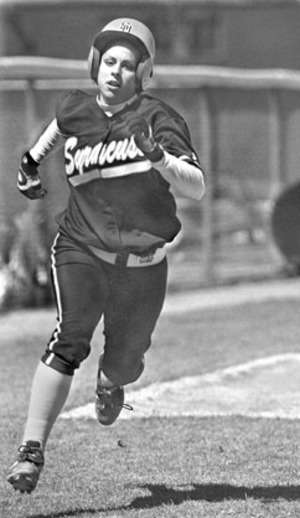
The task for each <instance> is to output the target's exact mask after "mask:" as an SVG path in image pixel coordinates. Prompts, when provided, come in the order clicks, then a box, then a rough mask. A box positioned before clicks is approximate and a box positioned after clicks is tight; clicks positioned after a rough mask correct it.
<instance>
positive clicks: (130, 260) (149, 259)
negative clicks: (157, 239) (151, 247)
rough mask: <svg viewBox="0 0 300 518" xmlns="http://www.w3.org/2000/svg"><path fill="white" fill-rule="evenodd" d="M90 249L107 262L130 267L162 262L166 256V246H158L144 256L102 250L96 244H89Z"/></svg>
mask: <svg viewBox="0 0 300 518" xmlns="http://www.w3.org/2000/svg"><path fill="white" fill-rule="evenodd" d="M89 249H90V250H91V252H92V253H93V254H94V255H95V256H96V257H98V258H99V259H102V261H105V262H106V263H110V264H116V265H119V266H128V267H129V268H132V267H133V268H134V267H138V268H140V267H143V266H152V265H154V264H158V263H160V262H161V261H162V260H163V259H164V257H166V249H165V248H157V249H156V250H155V252H152V253H149V254H148V255H143V256H140V255H135V254H130V253H127V252H124V251H123V252H119V253H118V252H107V251H106V250H101V248H96V247H94V246H89Z"/></svg>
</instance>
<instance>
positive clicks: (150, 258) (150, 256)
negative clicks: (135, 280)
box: [139, 252, 155, 264]
mask: <svg viewBox="0 0 300 518" xmlns="http://www.w3.org/2000/svg"><path fill="white" fill-rule="evenodd" d="M154 254H155V252H152V253H151V254H148V255H145V256H143V257H139V263H140V264H148V263H152V262H153V260H154Z"/></svg>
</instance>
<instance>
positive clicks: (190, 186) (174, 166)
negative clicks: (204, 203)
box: [153, 151, 205, 200]
mask: <svg viewBox="0 0 300 518" xmlns="http://www.w3.org/2000/svg"><path fill="white" fill-rule="evenodd" d="M153 167H155V169H157V171H159V172H160V174H161V175H162V176H163V178H164V179H165V180H167V182H169V184H170V185H171V186H172V187H174V189H176V190H177V191H178V192H179V193H180V194H182V195H183V196H186V197H187V198H192V199H195V200H200V199H201V198H202V196H203V194H204V192H205V182H204V175H203V173H202V171H201V169H199V168H198V167H196V166H194V165H192V164H190V163H189V162H187V161H186V160H182V159H180V158H177V157H175V156H173V155H170V153H168V152H167V151H164V156H163V157H162V159H161V160H159V161H158V162H155V163H154V164H153Z"/></svg>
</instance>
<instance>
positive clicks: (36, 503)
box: [0, 300, 300, 518]
mask: <svg viewBox="0 0 300 518" xmlns="http://www.w3.org/2000/svg"><path fill="white" fill-rule="evenodd" d="M54 324H55V314H54V312H53V311H52V310H50V311H43V310H40V311H33V312H31V311H22V312H15V313H14V312H13V313H9V314H7V315H2V316H0V332H1V344H0V348H1V365H0V378H1V400H0V409H1V421H0V431H1V453H2V455H1V464H0V471H1V478H0V492H1V504H0V509H1V512H0V516H1V518H25V517H26V518H64V517H78V518H94V517H96V516H97V517H108V518H117V517H125V518H135V517H142V518H161V517H162V518H169V517H175V518H183V517H184V518H202V517H203V518H210V517H212V518H219V517H226V518H227V517H233V518H254V517H255V518H279V517H280V518H288V517H294V518H299V516H300V451H299V437H300V435H299V426H300V425H299V421H291V420H282V419H250V418H245V417H238V416H235V417H209V418H208V417H206V418H198V417H197V418H196V417H190V418H187V417H178V418H172V419H170V418H151V419H134V420H129V421H124V420H119V421H117V422H116V423H115V424H114V425H113V426H112V427H109V428H105V427H101V426H99V425H98V423H97V422H96V421H95V420H86V421H65V420H58V421H57V423H56V425H55V427H54V430H53V433H52V435H51V438H50V440H49V443H48V448H47V454H46V465H45V469H44V471H43V473H42V476H41V480H40V482H39V485H38V487H37V489H36V491H35V492H34V493H32V495H30V496H28V495H20V494H17V493H15V492H14V491H13V490H12V489H11V488H10V486H8V485H7V483H6V482H5V474H6V470H7V467H8V466H9V464H10V463H11V461H12V460H13V457H14V454H15V450H16V447H17V446H18V442H19V440H20V435H21V431H22V427H23V424H24V419H25V416H26V410H27V401H28V396H29V391H30V383H31V378H32V374H33V372H34V369H35V366H36V363H37V361H38V359H39V357H40V355H41V353H42V351H43V349H44V347H45V343H46V341H47V340H48V338H49V334H50V332H51V330H52V327H53V325H54ZM101 346H102V334H101V326H100V328H99V330H97V333H96V335H95V337H94V341H93V352H92V354H91V356H90V358H89V359H88V360H87V361H86V363H85V364H84V365H83V366H82V368H81V369H80V371H79V372H78V374H77V375H76V378H75V380H74V385H73V389H72V392H71V395H70V398H69V400H68V403H67V405H66V409H68V408H72V407H74V406H75V405H81V404H85V403H88V402H90V401H91V400H92V395H93V390H94V381H95V376H96V365H95V362H96V360H97V357H98V354H99V352H100V350H101ZM284 352H300V340H299V302H298V301H292V300H284V301H277V302H275V301H274V302H265V303H260V304H248V305H244V306H239V307H232V308H230V307H228V308H221V309H220V308H219V309H210V310H201V311H195V312H193V313H192V314H187V315H186V314H183V315H174V316H171V315H168V316H167V315H163V316H162V318H161V320H160V322H159V324H158V326H157V329H156V331H155V335H154V340H153V346H152V348H151V349H150V351H149V353H148V355H147V362H146V370H145V373H144V375H143V376H142V378H141V379H140V380H139V381H138V382H137V383H136V384H135V385H134V386H133V387H131V390H132V389H135V388H139V387H141V386H145V385H148V384H150V383H152V382H156V381H161V380H173V379H177V378H179V377H180V376H185V375H199V374H201V373H205V372H210V371H214V370H215V369H218V368H224V367H227V366H230V365H236V364H239V363H243V362H246V361H249V360H252V359H254V358H259V357H264V356H268V355H273V354H280V353H284ZM127 399H128V401H129V402H130V398H129V395H128V398H127Z"/></svg>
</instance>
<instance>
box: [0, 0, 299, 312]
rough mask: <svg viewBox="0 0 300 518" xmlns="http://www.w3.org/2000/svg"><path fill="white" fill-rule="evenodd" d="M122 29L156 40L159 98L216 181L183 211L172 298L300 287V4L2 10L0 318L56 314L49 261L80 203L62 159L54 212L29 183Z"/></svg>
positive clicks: (54, 175)
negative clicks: (50, 307)
mask: <svg viewBox="0 0 300 518" xmlns="http://www.w3.org/2000/svg"><path fill="white" fill-rule="evenodd" d="M119 17H131V18H137V19H139V20H140V21H142V22H144V23H146V24H147V25H148V26H149V28H150V29H151V30H152V32H153V33H154V36H155V39H156V43H157V55H156V68H155V74H154V78H153V81H152V83H151V88H150V91H151V93H153V95H156V96H158V97H160V98H162V99H165V100H167V101H168V102H169V103H170V104H172V105H173V106H174V107H175V108H176V109H178V111H179V112H180V113H182V115H183V116H184V117H185V118H186V120H187V122H188V124H189V127H190V131H191V134H192V140H193V143H194V147H195V150H196V151H197V153H198V155H199V157H200V161H201V163H202V164H203V168H204V170H205V172H206V176H207V184H208V188H207V193H206V196H205V197H204V199H203V200H202V201H201V202H194V201H191V200H187V199H183V198H178V209H179V212H180V216H181V219H182V222H183V231H182V233H181V235H180V236H179V238H178V239H177V240H176V241H175V243H173V244H172V245H171V246H170V250H169V258H170V275H169V290H170V291H177V290H182V289H190V290H192V289H201V288H202V287H213V286H216V285H220V284H223V285H224V284H225V285H228V284H233V283H241V282H245V281H247V282H248V281H253V282H257V281H260V280H262V279H264V280H265V279H274V278H279V277H286V276H292V275H298V273H299V264H298V263H300V252H299V256H298V246H299V245H298V241H297V235H298V225H299V223H298V222H299V221H300V215H298V209H297V208H298V205H299V206H300V203H298V202H299V201H300V200H299V198H300V193H299V192H298V182H299V164H300V145H299V142H300V103H299V101H300V70H299V68H300V56H299V49H300V31H299V27H300V3H299V2H298V0H174V1H172V0H169V1H168V0H126V1H125V0H95V1H93V0H31V1H30V0H0V110H1V111H0V113H1V117H0V134H1V139H0V153H1V161H0V310H3V311H5V310H7V309H10V308H15V307H24V306H26V307H28V306H41V305H45V304H52V302H53V301H52V294H51V289H50V277H49V270H50V248H51V243H52V239H53V237H54V235H55V233H56V217H57V215H58V214H59V213H60V212H61V211H62V210H63V208H64V205H65V202H66V198H67V195H68V189H67V185H66V181H65V177H64V169H63V160H62V154H61V153H60V152H59V153H56V154H54V155H52V156H51V157H50V158H49V160H48V161H47V162H46V163H45V164H43V166H42V167H41V175H42V177H43V183H44V184H45V187H46V188H47V190H48V197H47V198H46V199H45V200H43V201H35V202H29V201H27V200H26V199H25V198H23V197H22V196H21V195H20V194H19V192H18V190H17V188H16V175H17V170H18V167H19V163H20V158H21V155H22V153H23V152H24V151H25V150H27V149H28V147H29V146H30V145H31V144H32V143H33V142H34V139H35V138H36V137H37V136H38V135H39V134H40V132H41V131H42V129H43V128H44V127H45V126H46V125H47V124H48V122H50V120H51V119H52V118H53V117H54V116H55V107H56V103H57V101H58V99H59V98H60V97H61V96H63V95H64V94H65V92H66V91H67V90H68V89H70V88H93V85H92V83H91V80H90V79H89V76H88V72H87V65H86V58H87V55H88V52H89V49H90V46H91V43H92V41H93V38H94V36H95V34H96V33H97V32H99V30H101V28H102V27H103V26H104V25H105V24H106V23H107V22H109V21H110V20H112V19H113V18H119ZM291 192H292V195H293V196H292V203H293V204H294V205H293V207H294V210H293V212H292V213H291V212H289V211H288V210H287V208H288V207H289V206H290V202H291V198H290V196H287V197H286V193H288V194H290V193H291ZM278 207H280V210H277V208H278ZM276 210H277V212H276ZM299 227H300V225H299ZM299 232H300V228H299ZM298 257H299V258H298Z"/></svg>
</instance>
